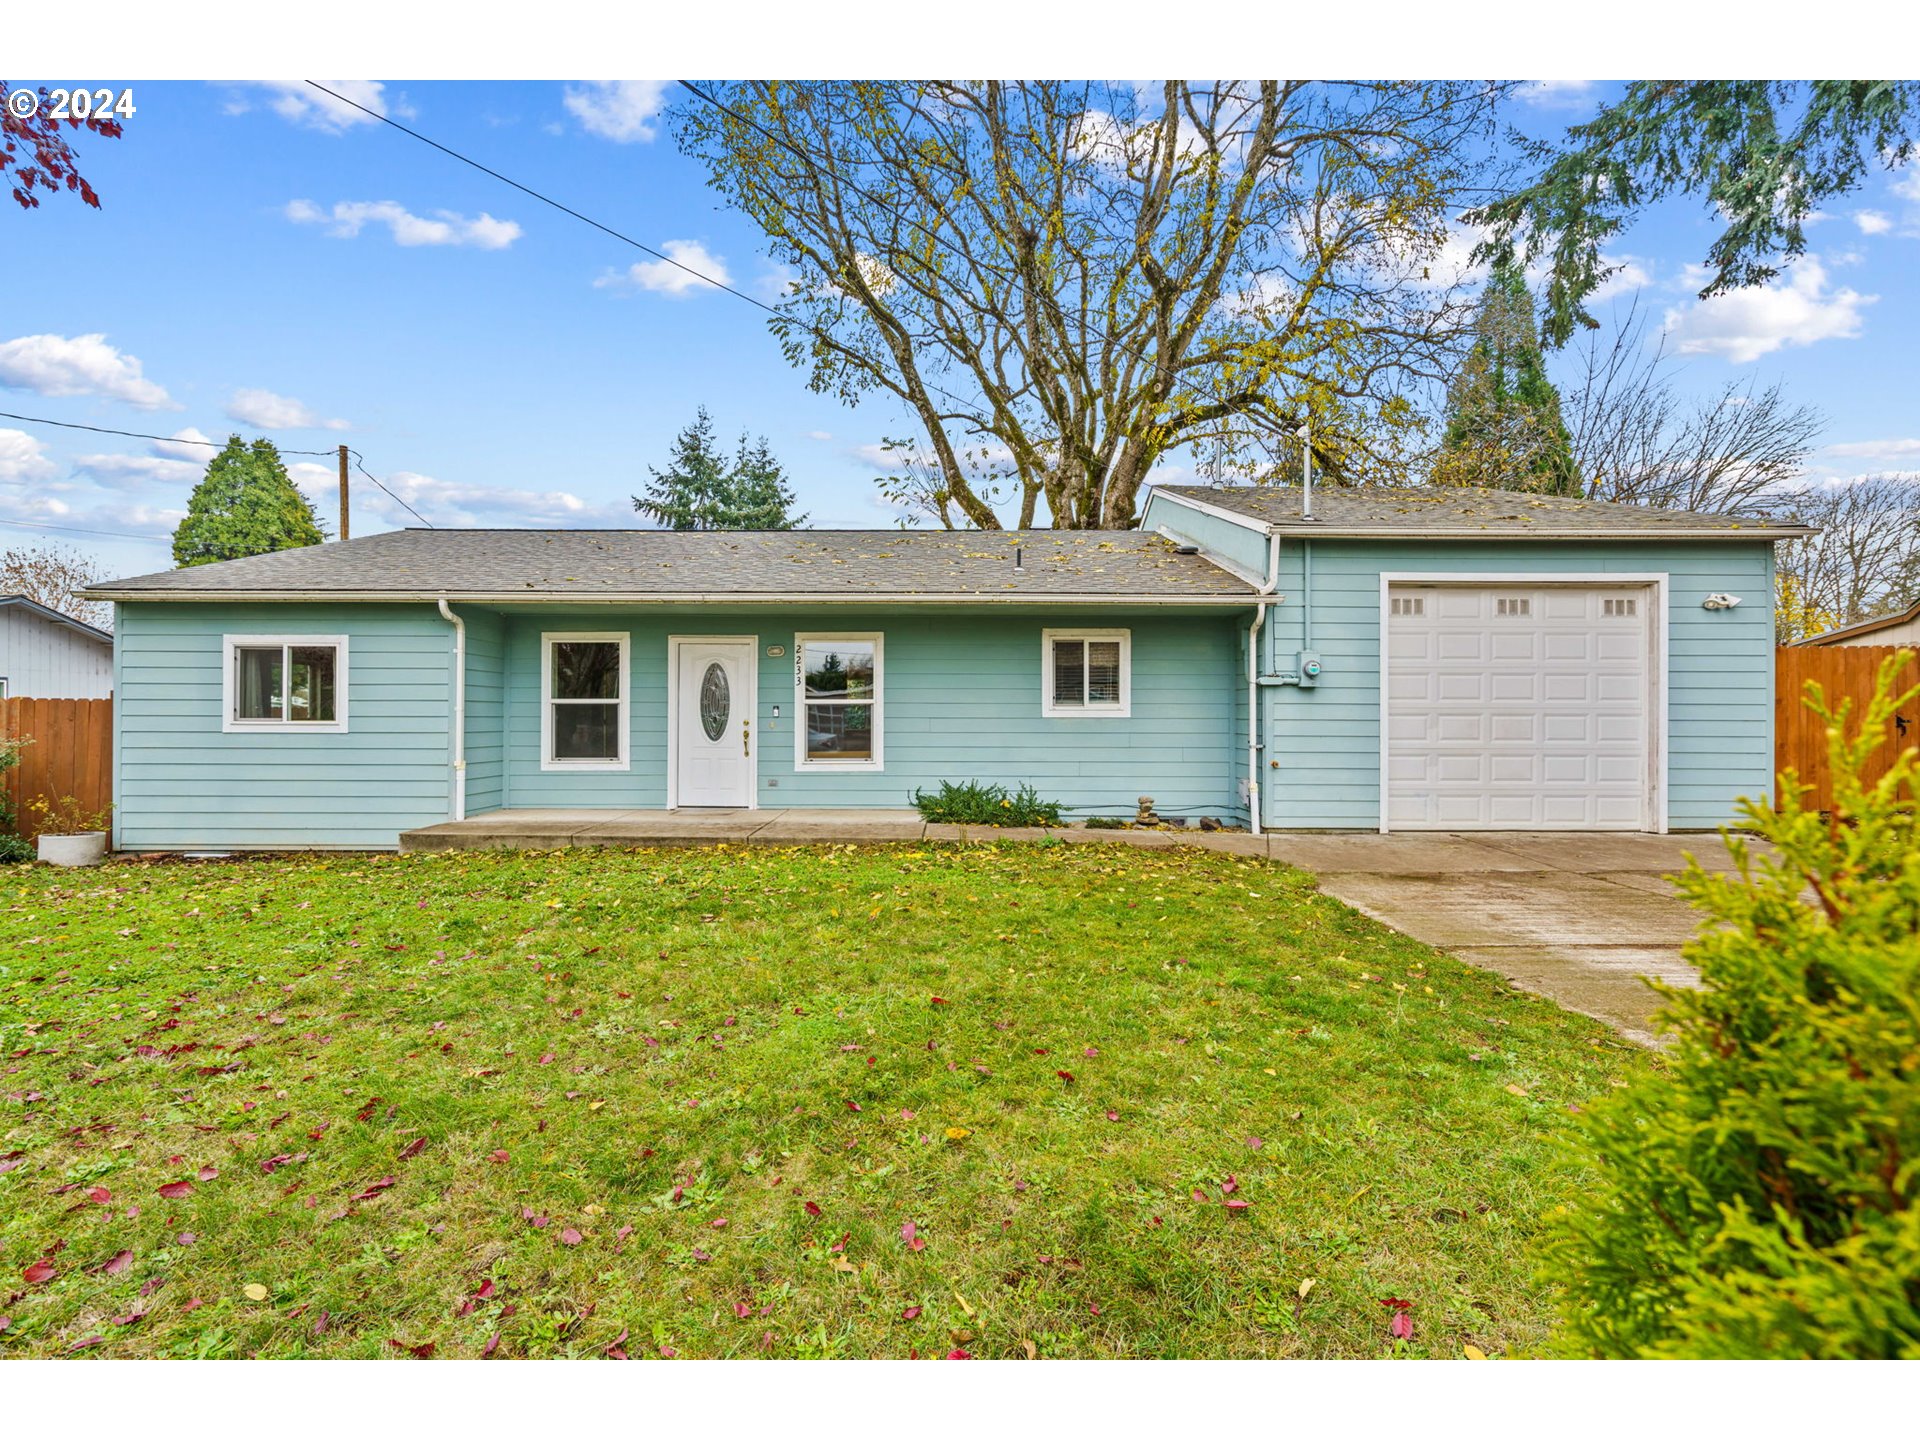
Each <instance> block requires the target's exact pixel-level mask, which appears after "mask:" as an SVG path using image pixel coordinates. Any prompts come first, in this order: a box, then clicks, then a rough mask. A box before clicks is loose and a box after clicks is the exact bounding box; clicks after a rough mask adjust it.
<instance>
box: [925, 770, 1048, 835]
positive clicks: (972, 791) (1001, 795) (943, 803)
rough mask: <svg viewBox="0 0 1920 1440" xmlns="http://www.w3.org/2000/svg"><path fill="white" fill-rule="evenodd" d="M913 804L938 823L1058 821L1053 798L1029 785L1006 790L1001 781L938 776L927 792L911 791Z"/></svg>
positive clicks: (1018, 823)
mask: <svg viewBox="0 0 1920 1440" xmlns="http://www.w3.org/2000/svg"><path fill="white" fill-rule="evenodd" d="M913 804H914V808H915V809H917V810H918V811H919V812H920V814H921V816H922V818H924V819H926V820H928V821H929V822H931V823H934V824H939V825H1058V824H1059V823H1060V806H1059V803H1058V802H1057V801H1053V800H1042V799H1041V798H1040V796H1039V794H1038V793H1037V792H1036V791H1035V790H1034V788H1033V787H1032V786H1031V785H1022V786H1021V787H1020V788H1019V789H1018V790H1015V791H1013V792H1012V793H1011V794H1009V793H1008V791H1007V787H1006V786H1004V785H986V784H983V783H981V782H980V781H978V780H966V781H962V782H961V783H960V784H958V785H956V784H954V783H953V781H951V780H942V781H941V782H940V788H939V789H938V790H936V791H934V792H933V793H932V794H931V795H929V794H927V793H925V792H924V791H921V790H915V791H914V792H913Z"/></svg>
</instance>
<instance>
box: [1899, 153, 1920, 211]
mask: <svg viewBox="0 0 1920 1440" xmlns="http://www.w3.org/2000/svg"><path fill="white" fill-rule="evenodd" d="M1894 173H1895V174H1896V175H1898V176H1899V177H1900V178H1899V179H1898V180H1895V181H1894V182H1893V193H1894V194H1896V195H1898V196H1899V197H1900V198H1901V199H1902V200H1920V159H1916V155H1915V152H1913V151H1909V152H1908V153H1907V157H1906V158H1905V159H1904V160H1902V161H1901V162H1900V166H1899V168H1898V169H1897V170H1895V171H1894Z"/></svg>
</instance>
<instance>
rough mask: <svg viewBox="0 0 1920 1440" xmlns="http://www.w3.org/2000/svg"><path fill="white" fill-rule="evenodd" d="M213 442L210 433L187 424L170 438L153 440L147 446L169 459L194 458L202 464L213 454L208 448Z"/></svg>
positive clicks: (156, 453)
mask: <svg viewBox="0 0 1920 1440" xmlns="http://www.w3.org/2000/svg"><path fill="white" fill-rule="evenodd" d="M213 443H214V441H213V437H212V436H211V435H209V434H207V433H206V432H205V431H204V430H199V429H196V428H195V427H194V426H192V425H189V426H187V428H186V429H184V430H176V431H174V432H173V438H172V439H171V440H155V441H154V442H153V443H152V444H151V445H149V446H148V447H147V448H148V449H149V450H151V451H152V452H153V453H154V454H155V455H158V456H162V457H164V458H166V459H169V460H196V461H199V462H200V463H201V464H202V465H204V464H205V463H206V462H207V460H209V459H210V458H211V457H212V455H213V451H212V450H211V449H209V448H208V447H209V446H211V445H212V444H213Z"/></svg>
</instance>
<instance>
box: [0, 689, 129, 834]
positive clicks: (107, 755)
mask: <svg viewBox="0 0 1920 1440" xmlns="http://www.w3.org/2000/svg"><path fill="white" fill-rule="evenodd" d="M0 735H5V736H8V737H11V736H15V735H28V736H31V737H33V743H32V744H31V745H28V746H27V747H25V748H24V749H23V750H21V752H20V763H19V764H18V765H16V766H15V767H14V768H13V769H11V770H9V771H7V772H6V780H5V790H6V796H7V799H8V800H9V801H10V802H11V803H12V805H13V813H14V816H15V817H16V818H15V823H16V825H17V828H18V829H19V832H20V834H22V835H24V836H25V837H26V838H27V839H29V840H31V839H32V838H33V837H34V835H35V834H36V833H37V827H36V826H35V824H34V816H33V814H32V812H31V811H29V810H28V809H27V802H28V801H30V800H35V799H41V798H44V799H46V800H48V801H57V800H60V799H61V798H63V797H65V796H68V795H71V796H73V798H74V799H75V800H76V801H77V802H78V803H79V806H80V808H81V809H82V810H105V809H106V808H107V807H108V806H109V805H111V804H112V803H113V701H111V700H36V699H34V698H32V697H30V696H22V697H18V698H15V699H11V700H0Z"/></svg>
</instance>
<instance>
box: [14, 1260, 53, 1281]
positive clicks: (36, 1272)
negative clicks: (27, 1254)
mask: <svg viewBox="0 0 1920 1440" xmlns="http://www.w3.org/2000/svg"><path fill="white" fill-rule="evenodd" d="M59 1273H60V1272H59V1271H58V1270H55V1269H54V1268H53V1266H51V1265H49V1264H48V1263H47V1262H46V1261H44V1260H36V1261H34V1262H33V1263H32V1264H31V1265H29V1266H27V1268H26V1269H24V1270H22V1271H21V1272H20V1278H21V1279H22V1280H24V1281H26V1282H27V1284H29V1285H44V1284H46V1283H47V1282H48V1281H49V1280H51V1279H53V1277H54V1276H55V1275H58V1274H59Z"/></svg>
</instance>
